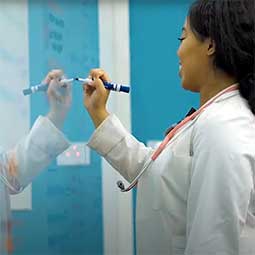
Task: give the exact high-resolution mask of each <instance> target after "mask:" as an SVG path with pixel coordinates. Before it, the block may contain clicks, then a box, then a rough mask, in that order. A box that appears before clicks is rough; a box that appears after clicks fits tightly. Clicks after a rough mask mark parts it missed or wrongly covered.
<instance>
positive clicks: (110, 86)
mask: <svg viewBox="0 0 255 255" xmlns="http://www.w3.org/2000/svg"><path fill="white" fill-rule="evenodd" d="M72 81H81V82H83V83H85V84H89V83H91V82H92V80H91V79H88V78H87V79H83V78H79V77H77V78H72V79H63V80H61V81H60V82H61V83H63V84H65V83H69V82H72ZM103 83H104V86H105V88H106V89H109V90H114V91H117V92H125V93H129V91H130V87H129V86H125V85H120V84H116V83H110V82H106V81H103ZM47 89H48V84H42V83H41V84H38V85H35V86H32V87H30V88H27V89H23V94H24V95H25V96H27V95H31V94H33V93H36V92H39V91H47Z"/></svg>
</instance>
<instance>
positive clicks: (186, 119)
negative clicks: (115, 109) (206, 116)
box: [151, 84, 238, 161]
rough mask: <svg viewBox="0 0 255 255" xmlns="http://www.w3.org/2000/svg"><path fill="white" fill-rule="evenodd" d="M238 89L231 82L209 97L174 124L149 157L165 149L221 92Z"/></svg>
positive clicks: (154, 156) (154, 157)
mask: <svg viewBox="0 0 255 255" xmlns="http://www.w3.org/2000/svg"><path fill="white" fill-rule="evenodd" d="M237 89H238V85H237V84H233V85H231V86H229V87H227V88H226V89H224V90H222V91H221V92H220V93H218V94H217V95H216V96H214V97H213V98H211V99H210V100H209V101H207V102H206V103H205V104H204V105H202V106H201V107H200V108H199V109H198V110H197V111H195V112H194V113H193V114H191V115H190V116H188V117H186V118H185V119H183V120H182V121H181V122H180V123H179V124H178V125H176V126H175V127H174V128H173V129H172V130H171V131H170V132H169V133H168V135H167V136H166V137H165V139H164V140H163V142H162V143H161V144H160V145H159V147H158V148H157V149H156V151H155V152H154V153H153V155H152V156H151V159H152V160H153V161H154V160H155V159H156V158H157V157H158V156H159V155H160V153H161V152H162V151H163V150H164V149H165V147H166V146H167V144H168V143H169V141H170V140H171V139H172V138H173V137H174V135H175V134H176V133H177V132H178V131H179V130H180V129H181V128H182V127H183V126H184V125H185V124H187V123H188V122H189V121H191V120H193V119H195V118H196V117H197V116H198V115H199V114H200V113H201V112H202V111H203V110H204V109H205V108H207V107H208V106H209V105H211V104H212V103H213V102H214V101H215V100H216V99H217V98H219V97H220V96H222V95H223V94H226V93H228V92H231V91H235V90H237Z"/></svg>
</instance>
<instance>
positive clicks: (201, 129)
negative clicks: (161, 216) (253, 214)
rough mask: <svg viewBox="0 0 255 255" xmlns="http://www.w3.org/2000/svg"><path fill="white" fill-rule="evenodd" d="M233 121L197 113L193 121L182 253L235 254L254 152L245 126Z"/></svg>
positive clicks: (247, 199)
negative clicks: (196, 117)
mask: <svg viewBox="0 0 255 255" xmlns="http://www.w3.org/2000/svg"><path fill="white" fill-rule="evenodd" d="M235 121H236V120H235V119H233V120H230V121H229V120H226V119H224V117H220V116H218V117H217V118H216V117H211V118H207V117H205V115H202V116H201V118H200V119H199V120H198V121H197V123H196V126H195V129H194V137H193V151H194V155H193V160H192V169H191V183H190V191H189V196H188V207H187V245H186V250H185V255H209V254H210V255H212V254H214V255H237V254H239V252H238V251H239V239H240V234H241V231H242V227H243V225H244V223H245V221H246V216H247V211H248V206H249V199H250V196H251V192H252V186H253V182H252V168H253V167H254V155H250V151H251V147H249V141H248V140H249V139H248V137H249V136H248V135H247V136H246V134H245V128H243V129H240V125H239V126H238V125H237V126H236V125H235ZM244 126H245V125H244Z"/></svg>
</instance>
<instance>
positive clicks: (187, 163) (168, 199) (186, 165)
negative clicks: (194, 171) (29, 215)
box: [153, 151, 192, 217]
mask: <svg viewBox="0 0 255 255" xmlns="http://www.w3.org/2000/svg"><path fill="white" fill-rule="evenodd" d="M168 153H169V152H168ZM170 153H171V154H170V157H169V155H168V157H166V160H167V161H166V162H165V164H163V168H162V170H161V171H160V173H159V174H157V175H156V176H155V178H154V199H153V208H154V209H155V210H164V211H167V212H168V213H170V214H173V215H175V216H177V217H178V215H179V216H180V215H183V214H184V212H186V206H187V197H188V189H189V185H190V167H191V160H192V157H191V156H189V155H181V154H177V153H175V152H174V151H171V152H170ZM162 156H163V155H162ZM161 163H162V161H161Z"/></svg>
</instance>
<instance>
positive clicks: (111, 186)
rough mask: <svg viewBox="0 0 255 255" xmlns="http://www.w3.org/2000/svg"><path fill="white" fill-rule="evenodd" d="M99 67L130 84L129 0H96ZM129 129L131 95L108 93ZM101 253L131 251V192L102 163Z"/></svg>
mask: <svg viewBox="0 0 255 255" xmlns="http://www.w3.org/2000/svg"><path fill="white" fill-rule="evenodd" d="M99 27H100V29H99V31H100V33H99V37H100V67H101V68H103V69H105V70H106V71H107V72H108V73H109V74H110V76H111V79H112V80H113V81H114V82H118V83H122V84H130V63H129V61H130V52H129V1H128V0H121V1H117V0H100V1H99ZM108 109H109V110H110V111H111V112H114V113H115V114H116V115H117V116H118V117H119V118H120V120H121V121H122V123H123V124H124V125H125V127H126V128H127V129H129V130H130V127H131V124H130V120H131V116H130V95H127V94H124V93H123V94H122V93H114V92H113V93H111V96H110V101H109V108H108ZM102 168H103V171H102V179H103V180H102V182H103V210H104V212H103V215H104V219H103V222H104V252H105V254H106V255H115V254H116V255H117V254H121V255H125V254H128V255H131V254H133V215H132V205H133V203H132V192H130V193H121V192H120V191H119V189H118V188H117V186H116V182H117V181H118V180H120V179H122V180H123V178H122V177H120V175H119V174H118V173H116V172H115V171H114V170H113V169H112V167H111V166H110V165H109V164H108V163H107V162H106V161H103V162H102Z"/></svg>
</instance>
